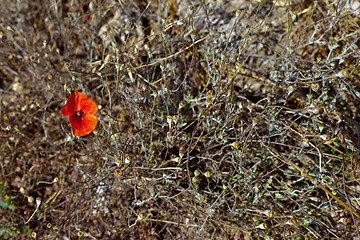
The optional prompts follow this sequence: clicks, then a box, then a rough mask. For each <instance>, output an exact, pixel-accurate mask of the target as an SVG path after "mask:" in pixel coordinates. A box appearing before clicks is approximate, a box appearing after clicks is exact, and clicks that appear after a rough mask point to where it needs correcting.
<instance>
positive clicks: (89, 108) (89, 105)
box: [80, 98, 98, 114]
mask: <svg viewBox="0 0 360 240" xmlns="http://www.w3.org/2000/svg"><path fill="white" fill-rule="evenodd" d="M80 107H81V110H83V111H85V113H86V114H95V113H96V112H97V110H98V107H97V106H96V103H95V102H94V101H93V100H92V99H91V98H87V99H82V100H81V103H80Z"/></svg>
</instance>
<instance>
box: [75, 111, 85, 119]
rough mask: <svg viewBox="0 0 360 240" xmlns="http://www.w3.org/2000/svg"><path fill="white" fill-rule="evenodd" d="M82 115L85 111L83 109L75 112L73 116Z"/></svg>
mask: <svg viewBox="0 0 360 240" xmlns="http://www.w3.org/2000/svg"><path fill="white" fill-rule="evenodd" d="M84 115H85V111H83V110H80V111H76V112H75V116H77V117H83V116H84Z"/></svg>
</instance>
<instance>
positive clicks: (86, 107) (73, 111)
mask: <svg viewBox="0 0 360 240" xmlns="http://www.w3.org/2000/svg"><path fill="white" fill-rule="evenodd" d="M97 110H98V107H97V106H96V104H95V102H94V101H93V100H92V99H91V98H87V97H86V96H85V94H83V93H80V92H74V93H73V94H71V96H70V97H69V99H68V100H67V102H66V104H65V106H64V107H63V108H62V109H61V112H62V114H64V115H66V116H69V120H70V124H71V126H72V129H73V133H74V135H75V136H84V135H87V134H89V133H91V132H92V131H93V130H94V129H95V126H96V124H97V121H98V119H97V117H96V116H95V115H94V114H95V113H96V112H97Z"/></svg>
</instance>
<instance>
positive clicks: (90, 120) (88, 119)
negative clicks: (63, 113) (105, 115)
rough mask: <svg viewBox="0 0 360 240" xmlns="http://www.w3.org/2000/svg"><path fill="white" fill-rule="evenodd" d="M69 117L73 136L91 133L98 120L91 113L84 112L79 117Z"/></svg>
mask: <svg viewBox="0 0 360 240" xmlns="http://www.w3.org/2000/svg"><path fill="white" fill-rule="evenodd" d="M69 119H70V124H71V126H72V129H73V133H74V135H75V136H84V135H87V134H89V133H91V132H92V131H93V130H94V129H95V127H96V124H97V122H98V119H97V117H96V116H95V115H92V114H90V115H89V114H86V115H85V116H83V117H81V118H80V117H76V115H70V117H69Z"/></svg>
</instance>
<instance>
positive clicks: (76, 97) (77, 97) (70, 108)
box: [61, 92, 86, 116]
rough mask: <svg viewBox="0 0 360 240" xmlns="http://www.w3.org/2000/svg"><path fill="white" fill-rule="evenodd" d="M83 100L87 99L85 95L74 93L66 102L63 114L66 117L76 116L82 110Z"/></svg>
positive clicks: (62, 110)
mask: <svg viewBox="0 0 360 240" xmlns="http://www.w3.org/2000/svg"><path fill="white" fill-rule="evenodd" d="M83 99H86V95H85V94H83V93H81V92H74V93H73V94H71V96H70V97H69V99H68V100H67V101H66V104H65V106H64V107H63V108H62V109H61V113H62V114H64V115H66V116H71V115H73V114H75V112H76V111H78V110H80V102H81V101H82V100H83Z"/></svg>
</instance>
